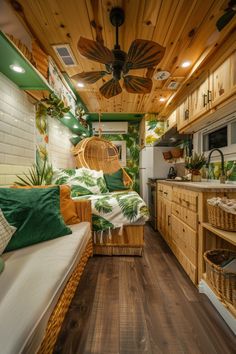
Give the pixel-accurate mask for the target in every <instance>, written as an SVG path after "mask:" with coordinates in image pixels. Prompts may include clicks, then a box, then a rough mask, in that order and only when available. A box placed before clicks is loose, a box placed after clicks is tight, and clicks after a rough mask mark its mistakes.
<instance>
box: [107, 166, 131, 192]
mask: <svg viewBox="0 0 236 354" xmlns="http://www.w3.org/2000/svg"><path fill="white" fill-rule="evenodd" d="M104 178H105V181H106V185H107V188H108V189H109V192H114V191H122V190H126V189H129V187H126V186H125V185H124V182H123V170H122V168H121V169H119V170H118V171H117V172H115V173H112V174H104Z"/></svg>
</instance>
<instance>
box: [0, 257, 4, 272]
mask: <svg viewBox="0 0 236 354" xmlns="http://www.w3.org/2000/svg"><path fill="white" fill-rule="evenodd" d="M3 269H4V260H3V259H2V258H1V257H0V273H2V271H3Z"/></svg>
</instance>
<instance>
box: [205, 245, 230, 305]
mask: <svg viewBox="0 0 236 354" xmlns="http://www.w3.org/2000/svg"><path fill="white" fill-rule="evenodd" d="M230 257H236V252H234V251H231V250H227V249H215V250H210V251H206V252H205V253H204V260H205V262H206V274H207V279H208V281H209V282H210V284H211V286H212V288H213V289H214V290H215V291H216V293H217V294H218V295H219V297H220V298H221V300H223V301H227V302H229V303H230V304H234V303H235V300H236V299H235V291H236V274H234V273H225V272H223V270H222V267H221V265H222V264H223V263H224V262H225V261H227V260H228V259H229V258H230Z"/></svg>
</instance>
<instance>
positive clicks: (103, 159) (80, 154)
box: [72, 136, 133, 188]
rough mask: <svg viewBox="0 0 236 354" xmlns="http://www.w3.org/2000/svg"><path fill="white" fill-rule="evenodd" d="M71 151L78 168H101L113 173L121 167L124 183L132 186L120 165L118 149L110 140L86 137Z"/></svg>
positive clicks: (105, 171)
mask: <svg viewBox="0 0 236 354" xmlns="http://www.w3.org/2000/svg"><path fill="white" fill-rule="evenodd" d="M72 153H73V155H74V158H75V161H76V167H78V168H80V167H86V168H89V169H91V170H97V171H100V170H102V171H103V172H104V173H106V174H110V173H114V172H116V171H118V170H119V169H120V168H121V169H122V170H123V181H124V185H125V186H129V187H130V188H131V187H132V184H133V182H132V179H131V178H130V176H129V175H128V174H127V172H126V171H125V170H124V169H123V168H122V166H121V165H120V163H119V153H118V150H117V148H116V146H115V145H114V144H112V143H111V142H110V141H108V140H105V139H102V138H98V137H96V136H93V137H91V138H86V139H83V140H82V141H80V142H79V143H78V144H77V145H76V146H75V147H74V148H72Z"/></svg>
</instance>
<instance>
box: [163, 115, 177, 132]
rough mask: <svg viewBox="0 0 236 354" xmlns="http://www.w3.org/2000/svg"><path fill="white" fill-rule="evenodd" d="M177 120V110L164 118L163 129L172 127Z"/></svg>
mask: <svg viewBox="0 0 236 354" xmlns="http://www.w3.org/2000/svg"><path fill="white" fill-rule="evenodd" d="M176 122H177V111H176V110H175V111H174V112H172V113H171V115H170V116H169V117H168V118H167V119H166V120H165V125H164V126H165V131H167V130H169V129H170V128H172V127H174V126H175V125H176Z"/></svg>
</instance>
